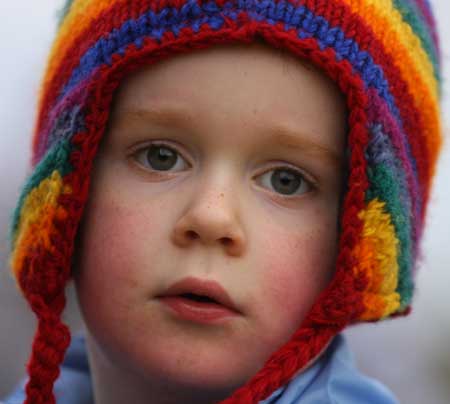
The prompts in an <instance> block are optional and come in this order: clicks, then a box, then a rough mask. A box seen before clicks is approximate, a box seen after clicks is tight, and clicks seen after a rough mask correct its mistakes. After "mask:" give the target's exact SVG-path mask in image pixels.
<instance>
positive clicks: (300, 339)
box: [4, 0, 441, 404]
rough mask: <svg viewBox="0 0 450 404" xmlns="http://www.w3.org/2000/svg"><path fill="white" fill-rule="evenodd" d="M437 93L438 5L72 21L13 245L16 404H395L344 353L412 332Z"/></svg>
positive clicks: (154, 11)
mask: <svg viewBox="0 0 450 404" xmlns="http://www.w3.org/2000/svg"><path fill="white" fill-rule="evenodd" d="M394 45H395V46H394ZM439 72H440V71H439V49H438V42H437V36H436V31H435V25H434V22H433V17H432V14H431V11H430V8H429V5H428V3H427V2H425V1H414V2H411V1H408V2H406V1H398V2H395V4H393V3H392V2H390V1H387V0H386V1H383V0H380V1H376V2H369V1H327V2H319V1H304V2H303V1H301V2H292V3H290V2H285V1H281V0H280V1H278V2H271V1H267V0H265V1H261V0H258V1H255V0H249V1H245V2H241V1H237V2H234V1H231V2H223V1H219V2H213V1H208V2H196V1H186V2H183V1H173V2H156V1H139V0H116V1H112V0H109V1H108V0H105V1H99V0H75V1H69V2H68V4H67V7H66V13H65V14H64V16H63V19H62V22H61V25H60V28H59V32H58V36H57V38H56V41H55V43H54V46H53V49H52V53H51V56H50V59H49V63H48V68H47V71H46V73H45V77H44V80H43V87H42V92H41V96H40V100H39V113H38V119H37V122H36V131H35V135H34V138H33V158H32V168H33V169H32V173H31V174H30V176H29V179H28V181H27V183H26V185H25V187H24V189H23V194H22V196H21V198H20V201H19V204H18V207H17V210H16V213H15V217H14V219H13V223H12V229H11V243H12V254H11V265H12V270H13V273H14V275H15V277H16V279H17V282H18V286H19V287H20V289H21V291H22V292H23V294H24V296H25V297H26V298H27V299H28V302H29V303H30V306H31V308H32V309H33V311H34V312H35V313H36V315H37V318H38V321H39V324H38V330H37V333H36V335H35V339H34V343H33V349H32V354H31V358H30V360H29V362H28V365H27V369H28V373H29V374H28V377H26V378H25V379H24V380H23V381H22V382H21V383H20V385H19V386H18V387H17V389H16V390H15V391H14V392H13V393H12V394H11V395H10V396H9V397H8V398H6V399H5V401H4V402H5V403H13V402H14V403H16V402H23V401H24V400H26V401H25V402H26V403H33V404H37V403H54V402H55V401H56V402H58V403H65V404H67V403H94V402H95V403H96V404H116V403H133V404H141V403H158V404H159V403H164V404H172V403H195V404H203V403H204V404H211V403H219V402H220V403H226V404H231V403H265V404H269V403H281V404H288V403H299V402H301V403H339V404H353V403H377V404H378V403H397V402H398V401H397V400H396V398H395V397H394V396H393V394H392V393H391V392H390V391H389V390H388V389H387V388H386V387H384V386H382V385H381V384H380V383H379V382H377V381H375V380H372V379H370V378H368V377H366V376H364V375H362V374H361V373H359V372H358V370H357V369H356V367H355V365H354V359H353V357H352V355H351V353H350V351H349V349H348V346H347V344H346V342H345V339H344V338H343V336H342V335H341V334H340V332H341V331H342V330H343V329H344V328H345V327H346V326H348V325H353V324H356V323H359V322H363V321H378V320H381V319H386V318H392V317H396V316H403V315H407V314H408V313H409V312H410V307H411V299H412V295H413V290H414V274H415V268H416V266H417V258H418V256H419V255H420V248H419V247H420V246H419V242H420V239H421V235H422V232H423V227H424V220H425V214H426V206H427V202H428V198H429V194H430V186H431V181H432V178H433V175H434V170H435V164H436V161H437V157H438V153H439V150H440V144H441V130H440V114H439V103H438V101H439V96H440V94H439V83H440V82H439ZM71 279H73V281H74V284H75V287H76V291H77V296H78V302H79V304H80V308H81V312H82V314H83V318H84V320H85V323H86V328H87V330H86V334H85V335H84V334H81V335H77V336H75V338H73V339H72V340H71V337H70V332H69V329H68V327H67V326H65V325H64V324H63V323H62V322H61V313H62V311H63V309H64V306H65V295H64V288H65V285H66V284H67V282H68V281H70V280H71ZM69 345H70V347H69ZM68 348H69V349H68ZM67 349H68V350H67ZM66 350H67V351H66Z"/></svg>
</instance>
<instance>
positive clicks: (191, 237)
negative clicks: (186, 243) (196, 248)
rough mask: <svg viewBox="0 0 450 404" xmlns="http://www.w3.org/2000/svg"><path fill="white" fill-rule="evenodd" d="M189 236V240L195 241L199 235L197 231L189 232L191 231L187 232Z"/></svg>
mask: <svg viewBox="0 0 450 404" xmlns="http://www.w3.org/2000/svg"><path fill="white" fill-rule="evenodd" d="M187 236H188V238H189V239H191V240H195V239H196V238H198V235H197V233H196V232H195V231H192V230H189V231H188V232H187Z"/></svg>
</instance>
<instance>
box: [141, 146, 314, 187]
mask: <svg viewBox="0 0 450 404" xmlns="http://www.w3.org/2000/svg"><path fill="white" fill-rule="evenodd" d="M135 155H136V160H138V162H139V163H140V164H141V165H143V166H144V167H145V168H146V169H150V170H152V171H157V172H158V171H159V172H161V171H183V170H185V169H186V168H187V167H189V164H188V163H186V160H185V159H184V158H182V157H181V153H179V152H178V151H177V149H176V148H175V147H174V146H168V145H166V144H163V143H161V144H159V143H152V144H151V145H150V146H147V147H144V148H142V149H140V150H138V151H137V152H136V153H135ZM270 173H273V174H272V175H269V174H270ZM260 177H261V178H262V181H259V182H261V183H262V185H263V186H264V187H268V188H272V189H273V190H274V191H275V192H277V193H280V194H282V195H287V196H292V195H301V194H304V193H306V192H309V191H310V190H311V189H312V188H313V187H314V186H313V185H312V181H310V180H307V179H306V178H305V175H304V174H303V173H302V172H301V171H300V170H297V169H295V168H292V167H288V166H280V167H275V168H274V169H272V170H269V171H266V172H265V173H264V174H263V175H261V176H260Z"/></svg>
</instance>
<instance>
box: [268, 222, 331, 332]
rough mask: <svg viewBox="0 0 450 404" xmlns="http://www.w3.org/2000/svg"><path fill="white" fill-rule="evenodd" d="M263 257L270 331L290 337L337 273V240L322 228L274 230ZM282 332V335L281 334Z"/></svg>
mask: <svg viewBox="0 0 450 404" xmlns="http://www.w3.org/2000/svg"><path fill="white" fill-rule="evenodd" d="M272 236H273V237H271V240H272V242H271V243H270V244H269V243H268V244H267V245H266V246H265V247H266V248H265V249H264V255H263V256H262V257H261V258H262V261H261V263H262V266H261V267H262V271H261V275H260V276H261V279H260V281H261V282H260V284H261V285H262V288H263V294H262V295H263V296H264V298H263V300H264V306H263V307H264V317H265V318H267V319H271V321H270V323H266V326H267V327H268V333H269V334H271V333H272V334H273V335H274V336H275V335H278V337H279V338H283V339H284V338H287V337H289V336H290V335H291V333H292V332H294V331H295V330H296V329H297V328H298V326H299V325H300V323H301V321H302V320H303V319H304V317H305V316H306V314H307V313H308V311H309V309H310V308H311V306H312V304H313V303H314V301H315V300H316V298H317V296H318V294H319V293H320V292H321V291H322V290H323V289H324V288H325V287H326V286H327V284H328V282H329V281H330V280H331V278H332V275H333V273H334V271H333V269H334V266H335V253H336V248H337V246H336V242H335V241H334V239H333V237H332V236H331V237H330V235H329V234H328V233H327V232H325V231H320V230H311V231H309V232H308V231H306V232H302V233H300V234H297V235H295V234H292V233H286V232H284V233H283V232H278V234H277V233H276V232H275V234H274V233H273V231H272ZM280 335H281V336H280Z"/></svg>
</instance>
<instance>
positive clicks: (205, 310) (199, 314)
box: [159, 296, 238, 324]
mask: <svg viewBox="0 0 450 404" xmlns="http://www.w3.org/2000/svg"><path fill="white" fill-rule="evenodd" d="M159 300H160V301H161V302H162V303H163V304H165V305H166V306H168V307H170V308H171V309H172V311H174V312H175V313H176V314H177V315H178V316H179V317H181V318H183V319H185V320H189V321H193V322H196V323H203V324H210V323H217V322H220V321H223V320H225V319H226V318H229V317H233V316H237V315H238V313H236V312H235V311H233V310H231V309H229V308H227V307H225V306H221V305H220V304H216V303H203V302H196V301H195V300H192V299H186V298H184V297H180V296H165V297H160V298H159Z"/></svg>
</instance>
